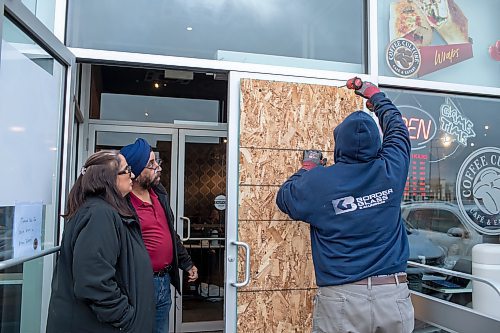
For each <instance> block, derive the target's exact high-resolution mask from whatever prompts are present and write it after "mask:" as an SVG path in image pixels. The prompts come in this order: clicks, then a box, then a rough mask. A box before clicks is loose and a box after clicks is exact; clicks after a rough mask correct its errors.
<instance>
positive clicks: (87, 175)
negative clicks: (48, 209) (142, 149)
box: [63, 150, 133, 219]
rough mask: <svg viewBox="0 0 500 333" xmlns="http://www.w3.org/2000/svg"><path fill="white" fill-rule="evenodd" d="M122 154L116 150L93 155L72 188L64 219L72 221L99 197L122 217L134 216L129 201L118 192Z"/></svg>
mask: <svg viewBox="0 0 500 333" xmlns="http://www.w3.org/2000/svg"><path fill="white" fill-rule="evenodd" d="M119 155H120V153H119V152H118V151H116V150H101V151H99V152H97V153H95V154H92V155H91V156H90V157H89V158H88V159H87V161H86V162H85V165H84V166H83V168H82V171H81V173H80V175H79V176H78V179H77V180H76V182H75V184H74V185H73V187H72V188H71V191H70V192H69V196H68V202H67V204H66V212H65V214H64V215H63V217H64V218H66V219H70V218H71V217H73V216H74V215H75V213H76V211H77V210H78V208H80V206H81V205H82V204H83V203H84V202H85V201H86V200H87V199H88V198H89V197H94V196H99V197H101V198H102V199H104V201H106V202H107V203H109V204H110V205H111V206H112V207H113V208H114V209H116V211H117V212H118V213H119V214H120V215H122V216H133V213H132V210H131V209H130V207H129V205H128V204H127V201H126V200H125V198H124V197H123V195H122V194H121V193H120V191H119V190H118V187H117V185H116V177H117V176H118V171H119V167H120V158H119Z"/></svg>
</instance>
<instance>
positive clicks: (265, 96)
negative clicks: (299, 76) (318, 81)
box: [240, 79, 363, 151]
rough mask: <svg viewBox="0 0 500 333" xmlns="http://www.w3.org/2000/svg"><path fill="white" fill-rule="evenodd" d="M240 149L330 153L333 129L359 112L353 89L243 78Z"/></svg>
mask: <svg viewBox="0 0 500 333" xmlns="http://www.w3.org/2000/svg"><path fill="white" fill-rule="evenodd" d="M240 96H241V101H240V108H241V114H240V146H241V147H265V148H290V149H311V148H312V147H314V148H315V149H320V150H323V151H333V146H334V142H333V129H334V128H335V126H337V125H338V124H339V123H340V122H341V121H342V120H343V119H344V118H345V117H346V116H347V115H349V114H350V113H352V112H353V111H355V110H360V109H362V107H363V105H362V99H361V97H357V96H356V95H355V94H354V92H353V91H352V90H348V89H346V88H337V87H330V86H321V85H312V84H299V83H289V82H275V81H263V80H253V79H244V80H242V81H241V95H240Z"/></svg>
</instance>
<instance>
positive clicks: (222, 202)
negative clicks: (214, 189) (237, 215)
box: [214, 194, 226, 210]
mask: <svg viewBox="0 0 500 333" xmlns="http://www.w3.org/2000/svg"><path fill="white" fill-rule="evenodd" d="M214 206H215V208H216V209H218V210H225V209H226V196H225V195H223V194H220V195H218V196H216V197H215V200H214Z"/></svg>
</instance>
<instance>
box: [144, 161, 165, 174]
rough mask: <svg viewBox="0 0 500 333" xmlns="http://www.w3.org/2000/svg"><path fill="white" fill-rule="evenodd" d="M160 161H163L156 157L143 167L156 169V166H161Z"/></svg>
mask: <svg viewBox="0 0 500 333" xmlns="http://www.w3.org/2000/svg"><path fill="white" fill-rule="evenodd" d="M162 163H163V161H162V160H161V159H160V158H159V159H156V160H152V161H150V162H149V163H148V164H146V166H145V168H146V169H151V170H155V171H156V170H158V168H160V167H161V164H162ZM155 164H156V166H155Z"/></svg>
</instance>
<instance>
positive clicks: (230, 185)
mask: <svg viewBox="0 0 500 333" xmlns="http://www.w3.org/2000/svg"><path fill="white" fill-rule="evenodd" d="M338 76H339V77H338V79H337V80H330V79H317V78H308V77H297V76H285V75H275V74H259V73H251V72H236V71H231V72H229V76H228V90H229V91H228V124H229V128H228V146H227V161H228V163H227V208H226V209H227V211H226V258H225V260H226V281H225V285H224V294H225V299H224V302H225V309H224V313H225V325H224V332H225V333H233V332H237V330H238V316H237V310H238V309H237V308H238V302H237V293H238V288H241V287H243V286H245V285H246V284H247V283H248V282H249V274H250V271H251V269H250V264H249V262H248V260H249V253H248V251H251V249H249V248H248V245H247V244H245V243H243V242H240V241H239V240H238V205H239V161H240V157H239V156H240V152H239V148H240V147H239V139H240V107H241V106H240V103H241V88H240V83H241V80H242V79H256V80H270V81H281V82H294V83H307V84H319V85H326V86H341V85H343V84H345V81H346V80H347V79H349V78H350V77H352V76H354V74H351V73H339V75H338ZM357 76H358V77H360V78H361V79H363V80H368V81H371V82H376V81H375V79H376V78H375V77H373V76H369V75H360V74H357ZM239 247H243V248H245V249H246V250H245V251H244V252H242V253H245V258H246V259H245V260H246V262H245V264H244V265H243V267H245V270H246V273H244V274H243V275H244V276H245V278H244V281H238V258H239V256H238V250H239Z"/></svg>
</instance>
